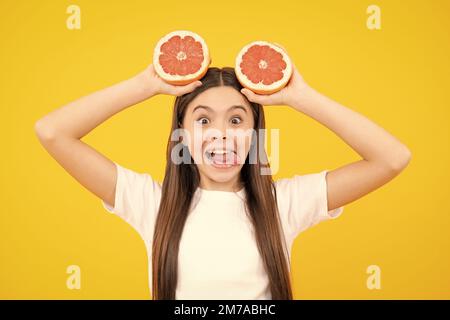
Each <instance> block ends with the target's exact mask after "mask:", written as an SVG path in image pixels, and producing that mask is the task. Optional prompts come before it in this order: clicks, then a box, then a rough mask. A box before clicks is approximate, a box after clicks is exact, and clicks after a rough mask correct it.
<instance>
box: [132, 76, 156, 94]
mask: <svg viewBox="0 0 450 320" xmlns="http://www.w3.org/2000/svg"><path fill="white" fill-rule="evenodd" d="M131 80H132V82H133V84H134V86H135V87H136V89H137V92H138V93H139V94H140V95H142V98H143V99H148V98H151V97H152V96H155V95H157V94H158V92H157V88H155V85H154V83H153V82H152V81H151V78H150V75H149V74H148V70H147V69H146V70H144V71H141V72H139V73H138V74H137V75H135V76H134V77H133V78H132V79H131Z"/></svg>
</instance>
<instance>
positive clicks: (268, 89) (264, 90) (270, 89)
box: [235, 40, 293, 94]
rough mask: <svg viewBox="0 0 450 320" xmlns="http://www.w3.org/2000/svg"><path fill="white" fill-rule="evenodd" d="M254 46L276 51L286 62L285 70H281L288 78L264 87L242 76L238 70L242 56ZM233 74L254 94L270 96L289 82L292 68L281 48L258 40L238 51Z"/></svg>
mask: <svg viewBox="0 0 450 320" xmlns="http://www.w3.org/2000/svg"><path fill="white" fill-rule="evenodd" d="M254 45H260V46H263V45H268V46H270V47H271V48H273V49H274V50H276V51H277V52H279V53H280V54H281V55H282V56H283V59H284V61H285V62H286V69H285V70H283V73H284V74H285V75H286V74H287V75H288V76H284V77H283V78H282V79H280V80H279V81H275V82H274V83H272V84H270V85H265V84H262V83H257V84H256V83H253V82H251V81H250V80H249V79H248V78H247V76H246V75H245V74H243V73H242V72H241V68H240V64H241V62H242V56H243V54H244V53H245V52H247V50H248V49H249V48H250V47H251V46H254ZM235 72H236V77H237V79H238V80H239V82H240V83H241V85H242V86H243V87H245V88H247V89H249V90H252V91H253V92H255V93H258V94H272V93H275V92H277V91H279V90H281V89H283V88H284V87H285V86H286V85H287V83H288V82H289V79H290V78H291V76H292V72H293V68H292V63H291V60H290V58H289V56H288V55H287V53H286V52H285V51H284V50H283V48H281V47H280V46H278V45H277V44H275V43H272V42H268V41H264V40H258V41H253V42H251V43H249V44H247V45H245V46H244V47H242V49H241V50H240V51H239V53H238V54H237V56H236V60H235Z"/></svg>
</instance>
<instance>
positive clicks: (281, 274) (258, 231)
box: [152, 67, 292, 300]
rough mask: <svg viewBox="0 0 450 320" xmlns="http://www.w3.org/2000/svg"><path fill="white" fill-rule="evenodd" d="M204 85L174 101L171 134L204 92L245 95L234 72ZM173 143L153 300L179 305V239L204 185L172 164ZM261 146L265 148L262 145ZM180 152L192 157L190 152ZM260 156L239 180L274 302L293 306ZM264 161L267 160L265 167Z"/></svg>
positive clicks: (192, 170)
mask: <svg viewBox="0 0 450 320" xmlns="http://www.w3.org/2000/svg"><path fill="white" fill-rule="evenodd" d="M201 81H202V83H203V85H202V86H200V87H198V88H196V89H195V90H194V91H192V92H190V93H187V94H185V95H182V96H178V97H176V99H175V104H174V111H173V118H172V128H171V133H172V132H174V130H176V129H179V128H180V125H181V123H182V122H183V118H184V115H185V112H186V109H187V106H188V104H189V103H190V102H191V101H192V100H193V99H194V98H195V97H196V96H197V95H198V94H200V93H201V92H203V91H205V90H207V89H209V88H212V87H217V86H231V87H233V88H235V89H236V90H237V91H238V92H240V90H241V89H242V85H241V84H240V83H239V81H238V80H237V78H236V74H235V71H234V69H233V68H231V67H224V68H217V67H210V68H209V69H208V71H207V73H206V74H205V75H204V76H203V78H202V79H201ZM249 103H250V105H251V109H252V113H253V116H254V120H255V121H254V123H255V128H254V129H255V130H256V131H259V130H258V129H264V128H265V120H264V111H263V107H262V105H260V104H257V103H253V102H251V101H249ZM262 137H263V136H262ZM253 138H256V140H255V139H252V143H251V146H250V152H249V154H250V153H251V152H252V150H253V151H254V149H252V148H259V146H260V143H259V142H258V141H257V140H258V139H260V138H261V136H260V134H257V135H255V136H253ZM172 140H173V139H171V136H170V135H169V142H168V144H167V164H166V170H165V176H164V181H163V184H162V195H161V202H160V206H159V212H158V216H157V218H156V223H155V229H154V236H153V248H152V250H153V254H152V270H153V272H152V281H153V283H152V291H153V292H152V297H153V299H154V300H167V299H169V300H174V299H175V293H176V286H177V279H178V274H177V270H178V249H179V244H180V239H181V235H182V232H183V228H184V225H185V222H186V219H187V216H188V214H189V209H190V206H191V201H192V198H193V195H194V192H195V191H196V189H197V187H199V183H200V175H199V171H198V168H197V166H196V165H195V163H193V161H191V162H190V163H181V164H176V163H174V162H172V161H171V154H172V149H173V148H174V147H175V146H176V145H177V144H178V143H179V142H176V141H172ZM261 145H262V146H264V144H261ZM262 149H264V147H262ZM256 150H257V149H256ZM181 152H182V153H183V152H189V150H188V149H187V147H186V148H183V149H182V150H181ZM257 155H258V156H257V157H256V163H254V161H252V162H251V163H250V162H249V157H247V159H246V161H245V163H244V164H243V167H242V169H241V171H240V179H241V181H242V183H243V185H244V188H245V199H246V205H245V208H246V211H247V215H248V216H249V218H250V221H251V222H252V223H253V226H254V230H255V237H256V242H257V247H258V250H259V252H260V255H261V258H262V260H263V264H264V267H265V270H266V273H267V275H268V279H269V288H270V291H271V295H272V299H274V300H291V299H292V289H291V284H290V277H289V268H288V263H290V262H289V259H288V258H289V255H288V254H287V249H286V245H285V242H284V236H283V230H282V225H281V222H280V218H279V214H278V208H277V200H276V199H277V195H276V190H275V186H274V182H273V179H272V176H271V175H267V174H266V175H261V173H260V172H261V168H262V167H268V166H269V164H268V161H267V154H266V152H265V150H260V151H258V152H257ZM261 156H262V157H265V158H263V159H264V161H262V163H261V160H262V159H261ZM191 159H192V158H191ZM266 170H267V169H266Z"/></svg>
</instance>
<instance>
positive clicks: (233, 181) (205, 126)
mask: <svg viewBox="0 0 450 320" xmlns="http://www.w3.org/2000/svg"><path fill="white" fill-rule="evenodd" d="M182 128H183V129H184V130H186V131H187V132H186V133H187V134H188V135H189V139H187V143H186V144H187V145H188V148H189V152H190V153H191V156H192V158H193V159H194V162H195V164H196V165H197V168H198V169H199V172H200V179H201V181H200V185H201V187H203V188H218V189H221V190H228V189H229V190H230V191H236V190H239V189H240V186H239V173H240V170H241V168H242V166H243V164H244V162H245V159H246V157H247V155H248V152H249V150H250V145H251V139H252V133H253V131H254V130H253V128H254V118H253V113H252V109H251V107H250V104H249V102H248V101H247V100H246V99H245V97H244V96H243V95H242V94H241V93H239V92H238V91H236V89H234V88H233V87H229V86H221V87H213V88H210V89H208V90H206V91H204V92H202V93H200V94H199V95H198V96H196V97H195V98H194V100H192V101H191V102H190V103H189V105H188V106H187V109H186V113H185V116H184V119H183V123H182Z"/></svg>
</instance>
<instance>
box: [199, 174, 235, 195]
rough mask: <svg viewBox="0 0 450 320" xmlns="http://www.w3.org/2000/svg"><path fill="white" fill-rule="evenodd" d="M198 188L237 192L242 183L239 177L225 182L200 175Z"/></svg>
mask: <svg viewBox="0 0 450 320" xmlns="http://www.w3.org/2000/svg"><path fill="white" fill-rule="evenodd" d="M200 188H202V189H205V190H214V191H230V192H237V191H240V190H241V189H242V188H243V184H242V182H241V181H240V180H239V177H236V178H235V179H233V180H230V181H226V182H218V181H214V180H212V179H209V178H207V177H202V178H201V179H200Z"/></svg>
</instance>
